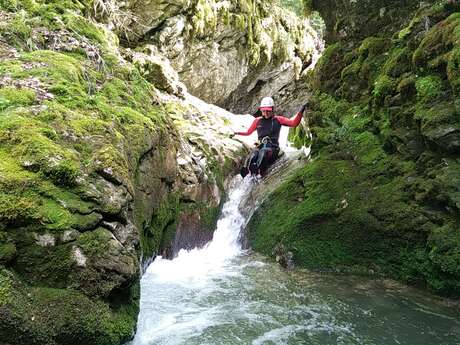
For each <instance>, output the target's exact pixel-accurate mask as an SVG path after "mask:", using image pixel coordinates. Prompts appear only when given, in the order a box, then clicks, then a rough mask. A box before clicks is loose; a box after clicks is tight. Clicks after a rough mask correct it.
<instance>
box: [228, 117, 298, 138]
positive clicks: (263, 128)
mask: <svg viewBox="0 0 460 345" xmlns="http://www.w3.org/2000/svg"><path fill="white" fill-rule="evenodd" d="M302 114H303V113H302V112H300V111H299V112H298V113H297V114H296V116H294V117H293V118H291V119H288V118H287V117H284V116H280V115H275V116H272V117H270V118H268V119H266V118H264V117H258V118H256V119H255V120H254V121H253V122H252V124H251V126H250V127H249V128H248V130H247V131H246V132H236V133H235V134H238V135H251V134H252V133H253V132H254V131H255V130H256V129H257V137H258V138H259V141H261V140H262V139H263V138H265V137H270V139H271V141H272V143H273V144H274V145H277V146H278V139H279V136H280V130H281V126H288V127H297V126H298V125H299V123H300V121H301V120H302Z"/></svg>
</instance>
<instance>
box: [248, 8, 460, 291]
mask: <svg viewBox="0 0 460 345" xmlns="http://www.w3.org/2000/svg"><path fill="white" fill-rule="evenodd" d="M312 4H313V6H317V9H318V10H320V11H321V13H322V15H323V16H324V18H325V21H326V23H327V24H328V31H327V36H326V37H327V39H328V41H329V46H328V47H327V49H326V51H325V52H324V54H323V56H322V58H321V59H320V61H319V62H318V64H317V67H316V69H315V71H314V73H313V74H312V75H311V76H310V80H309V84H310V92H312V93H313V95H312V97H311V99H310V102H311V105H310V108H311V110H310V113H309V116H308V120H309V130H310V131H311V134H312V139H310V137H309V136H306V135H305V134H304V130H298V131H297V132H296V135H294V136H293V137H294V139H295V141H296V142H298V143H306V144H312V154H313V159H312V161H311V162H309V163H308V165H307V166H305V167H304V168H303V169H300V170H299V171H298V172H297V176H295V177H293V178H291V179H289V180H288V181H287V182H286V184H285V185H284V186H282V187H281V188H280V189H278V190H277V191H275V192H274V193H273V195H272V196H270V197H269V198H268V199H267V200H266V202H265V203H264V204H263V205H262V206H261V208H260V210H259V211H258V212H257V213H256V215H255V216H254V217H253V219H252V220H251V224H250V225H249V226H250V232H249V236H250V242H251V244H252V245H253V247H254V248H255V249H256V250H260V251H262V252H264V253H267V254H269V255H274V256H276V255H279V252H284V253H289V252H290V253H292V254H293V256H294V261H295V262H296V263H297V264H299V265H302V266H305V267H309V268H312V269H316V270H326V271H329V270H333V271H352V272H359V273H365V274H380V275H385V276H389V277H393V278H397V279H400V280H402V281H405V282H409V283H413V284H420V285H424V286H427V287H429V288H430V289H432V290H434V291H436V292H438V293H444V294H451V295H455V296H458V295H459V293H460V285H459V282H460V279H459V278H460V259H459V255H458V253H459V248H460V242H459V238H460V237H459V234H460V233H459V229H460V224H459V215H460V203H459V200H460V199H459V198H460V190H459V188H458V187H459V185H460V173H459V171H460V170H459V168H460V157H459V155H460V115H459V110H460V109H459V103H458V96H459V92H460V89H459V80H460V79H459V77H460V70H459V63H458V61H459V60H458V59H459V51H458V47H459V43H460V41H459V38H460V36H459V32H460V31H459V30H460V21H459V18H460V17H459V11H460V7H459V5H458V2H455V1H445V2H437V3H436V4H434V5H433V4H430V3H426V2H425V3H422V4H420V5H421V6H420V7H419V6H418V5H419V4H418V2H417V6H415V4H416V2H399V1H398V2H393V1H385V2H384V3H381V2H379V3H378V4H377V3H375V2H370V1H342V2H337V1H317V2H316V1H313V2H312ZM408 13H411V15H408ZM377 14H378V15H377ZM387 15H388V16H389V17H388V18H387V17H386V16H387ZM390 19H391V20H390ZM373 23H374V24H373ZM380 24H382V26H380ZM280 204H282V205H283V207H282V208H280V207H279V205H280Z"/></svg>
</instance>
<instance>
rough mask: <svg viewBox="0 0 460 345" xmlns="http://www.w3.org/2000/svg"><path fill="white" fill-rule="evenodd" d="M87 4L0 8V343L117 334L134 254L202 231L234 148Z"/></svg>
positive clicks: (216, 119)
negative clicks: (191, 229) (121, 42)
mask: <svg viewBox="0 0 460 345" xmlns="http://www.w3.org/2000/svg"><path fill="white" fill-rule="evenodd" d="M94 8H95V3H94V2H93V1H71V0H68V1H49V0H47V1H40V0H0V343H2V344H8V345H13V344H18V345H19V344H21V345H24V344H40V345H43V344H75V343H79V344H120V343H123V342H124V341H126V340H128V339H129V338H130V337H131V336H132V334H133V332H134V329H135V323H136V319H137V313H138V301H139V276H140V268H139V267H140V266H141V261H142V258H144V259H146V258H149V257H151V256H154V255H156V254H158V253H160V252H162V253H163V254H173V253H174V251H177V250H178V249H179V248H180V247H183V246H187V245H191V244H192V243H191V242H193V241H194V240H195V239H194V238H193V236H194V235H193V234H192V235H190V236H191V237H192V238H190V236H189V238H186V239H185V242H184V240H180V238H183V237H184V235H183V233H181V231H182V230H183V229H184V228H187V227H188V224H187V219H188V218H191V219H192V220H193V224H194V229H195V230H196V231H197V232H199V233H200V236H201V237H200V239H199V241H201V242H203V241H205V240H207V239H208V238H209V237H210V231H209V230H210V229H212V228H213V224H214V222H215V221H216V216H217V211H218V209H219V204H220V201H221V198H222V192H223V187H224V184H225V179H226V176H228V174H229V173H230V172H232V171H233V170H234V169H235V167H236V164H237V161H238V159H239V157H240V156H241V151H242V150H244V147H243V146H242V145H241V144H240V143H238V142H236V141H233V140H230V139H228V138H224V136H227V137H228V134H229V133H230V129H229V128H228V124H229V120H228V118H226V117H225V116H224V115H222V114H220V115H219V114H218V113H221V112H222V110H219V109H213V108H212V107H202V106H200V105H195V104H196V103H194V99H193V97H191V96H190V95H189V94H188V93H187V91H186V88H185V87H184V85H183V84H181V83H180V82H179V78H178V76H177V73H175V71H174V70H173V69H172V68H171V66H170V65H169V64H168V62H167V61H165V60H163V59H161V58H160V57H155V56H150V57H149V58H146V56H145V55H142V54H140V53H138V52H133V51H130V50H126V49H123V48H122V47H120V45H119V41H118V37H117V36H115V35H114V34H113V32H111V31H109V30H108V29H107V27H106V26H103V25H101V24H99V23H97V22H96V21H94V20H92V19H89V18H91V17H92V16H93V14H94V12H93V11H94ZM218 115H219V116H218ZM176 230H177V231H178V232H179V234H178V235H177V232H176ZM179 235H180V236H179ZM178 237H180V238H179V240H178V239H177V238H178ZM193 244H196V242H195V243H193Z"/></svg>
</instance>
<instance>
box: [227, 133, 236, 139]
mask: <svg viewBox="0 0 460 345" xmlns="http://www.w3.org/2000/svg"><path fill="white" fill-rule="evenodd" d="M235 135H236V133H235V132H233V133H231V134H229V136H228V137H229V138H230V139H233V137H234V136H235Z"/></svg>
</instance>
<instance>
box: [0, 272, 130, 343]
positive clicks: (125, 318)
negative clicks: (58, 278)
mask: <svg viewBox="0 0 460 345" xmlns="http://www.w3.org/2000/svg"><path fill="white" fill-rule="evenodd" d="M0 296H1V298H0V310H1V311H2V313H0V339H8V344H11V345H19V344H25V343H27V344H37V345H38V344H51V345H53V344H56V345H57V344H74V343H75V342H76V341H81V342H83V343H85V344H101V345H102V344H104V345H112V344H113V345H118V344H120V343H123V342H125V341H127V340H129V338H130V337H131V335H132V332H133V330H134V326H135V321H136V317H137V303H138V300H137V298H138V293H137V297H136V296H134V295H133V296H132V298H134V303H133V305H134V307H133V308H132V309H118V310H113V309H112V310H111V309H110V307H109V304H108V303H105V302H100V301H98V302H95V301H94V300H90V299H89V298H88V297H86V296H85V295H83V294H81V293H79V292H77V291H72V290H67V289H51V288H39V287H37V288H28V287H26V285H24V284H23V283H22V282H21V281H20V280H18V278H17V277H15V276H14V275H13V274H11V272H9V271H7V270H4V269H3V270H2V271H1V272H0ZM11 335H15V336H14V337H11Z"/></svg>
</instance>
